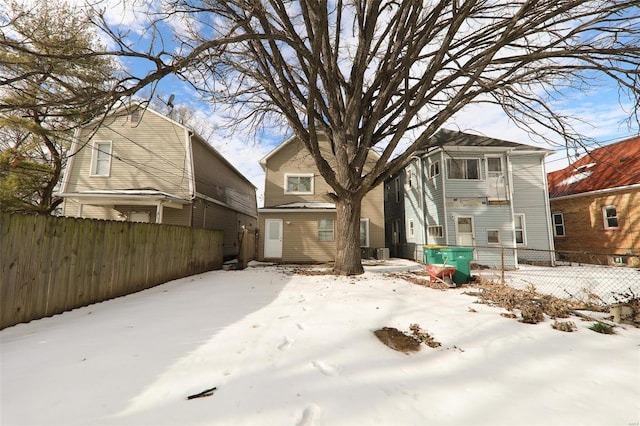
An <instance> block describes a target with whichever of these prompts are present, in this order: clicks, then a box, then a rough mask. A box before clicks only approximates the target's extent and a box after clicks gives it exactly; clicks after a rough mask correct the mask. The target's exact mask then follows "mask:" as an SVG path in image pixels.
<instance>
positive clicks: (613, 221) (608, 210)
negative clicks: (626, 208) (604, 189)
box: [602, 206, 618, 229]
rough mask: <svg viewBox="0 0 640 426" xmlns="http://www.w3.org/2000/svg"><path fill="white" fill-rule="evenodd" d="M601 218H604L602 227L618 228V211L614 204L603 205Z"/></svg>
mask: <svg viewBox="0 0 640 426" xmlns="http://www.w3.org/2000/svg"><path fill="white" fill-rule="evenodd" d="M602 218H603V220H604V229H618V211H617V210H616V207H615V206H605V207H603V208H602Z"/></svg>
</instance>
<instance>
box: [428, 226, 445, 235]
mask: <svg viewBox="0 0 640 426" xmlns="http://www.w3.org/2000/svg"><path fill="white" fill-rule="evenodd" d="M427 234H428V235H429V236H430V237H432V238H443V237H444V232H443V228H442V225H431V226H427Z"/></svg>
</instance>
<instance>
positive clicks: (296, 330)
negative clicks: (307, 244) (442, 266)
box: [0, 259, 640, 426]
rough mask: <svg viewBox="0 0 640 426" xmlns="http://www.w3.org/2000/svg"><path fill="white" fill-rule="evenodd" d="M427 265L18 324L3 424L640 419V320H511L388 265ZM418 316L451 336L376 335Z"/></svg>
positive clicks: (144, 295)
mask: <svg viewBox="0 0 640 426" xmlns="http://www.w3.org/2000/svg"><path fill="white" fill-rule="evenodd" d="M423 269H424V266H421V265H418V264H416V263H414V262H411V261H408V260H401V259H391V260H388V261H386V262H384V263H379V262H378V263H371V264H368V265H365V273H364V274H363V275H361V276H356V277H339V276H334V275H331V274H321V273H320V274H318V273H311V274H308V275H304V274H298V273H296V268H293V267H276V266H270V265H267V264H260V263H256V262H252V263H251V265H250V267H249V268H247V269H245V270H242V271H233V270H230V271H224V270H220V271H211V272H207V273H204V274H199V275H194V276H191V277H186V278H182V279H179V280H175V281H171V282H168V283H166V284H163V285H160V286H157V287H154V288H151V289H148V290H145V291H141V292H138V293H135V294H132V295H129V296H125V297H120V298H117V299H112V300H109V301H105V302H102V303H98V304H94V305H90V306H86V307H83V308H79V309H74V310H72V311H70V312H65V313H63V314H59V315H55V316H53V317H50V318H44V319H40V320H36V321H31V322H30V323H27V324H18V325H15V326H13V327H8V328H5V329H4V330H2V331H0V343H1V344H0V359H1V361H2V362H1V363H0V424H2V425H3V426H27V425H29V426H35V425H45V424H46V425H49V426H74V425H82V426H100V425H105V426H125V425H130V426H134V425H135V426H148V425H154V426H163V425H180V426H204V425H224V426H235V425H247V426H255V425H260V426H270V425H274V426H276V425H277V426H281V425H296V426H313V425H316V426H321V425H336V426H337V425H340V426H351V425H354V426H355V425H358V426H361V425H377V426H387V425H388V426H409V425H440V426H443V425H452V426H476V425H478V426H480V425H491V426H501V425H504V426H507V425H508V426H556V425H557V426H567V425H585V426H588V425H593V426H605V425H607V426H609V425H621V426H628V425H636V424H638V422H640V399H638V396H639V395H640V365H639V364H638V343H639V342H640V329H638V328H634V327H632V326H626V325H618V326H616V327H615V329H614V330H615V331H616V334H614V335H605V334H599V333H595V332H593V331H592V330H590V329H589V328H588V327H590V326H591V325H593V324H594V322H593V321H582V320H581V319H580V318H578V317H570V318H567V319H565V320H563V321H571V322H573V323H574V324H575V325H576V328H577V330H576V331H574V332H571V333H568V332H562V331H558V330H555V329H553V328H552V327H551V324H552V323H553V320H552V319H550V318H549V317H545V319H544V321H543V322H540V323H538V324H525V323H522V322H519V321H518V320H517V319H510V318H506V317H504V316H501V314H503V313H507V311H506V310H505V309H502V308H498V307H494V306H489V305H486V304H480V303H478V298H477V297H476V296H474V295H472V293H473V292H474V290H475V289H474V288H472V287H463V288H453V289H446V290H436V289H432V288H428V287H425V286H420V285H417V284H412V283H410V282H408V281H406V280H404V279H402V278H399V277H394V276H392V275H390V274H400V273H406V271H418V272H419V271H423ZM578 269H579V270H581V271H582V273H585V272H586V271H587V269H588V268H578ZM315 271H316V272H320V271H319V270H317V269H316V270H315ZM312 272H313V270H312ZM485 272H486V271H485ZM488 272H492V271H488ZM474 273H476V272H474ZM610 278H612V279H613V278H614V277H613V276H611V277H610ZM531 280H532V278H531V277H529V281H531ZM533 281H535V279H534V280H533ZM566 282H567V281H566V280H565V281H563V283H566ZM536 283H537V282H534V283H533V284H536ZM618 284H619V285H621V286H622V285H624V284H623V283H621V282H620V281H619V280H618ZM608 288H609V289H610V288H611V287H608ZM470 293H471V294H470ZM516 313H518V312H517V311H516ZM586 313H587V314H589V315H597V314H595V313H591V312H586ZM411 324H418V325H419V327H420V329H421V330H422V331H423V332H426V333H428V334H429V335H430V336H431V337H432V338H433V339H434V340H435V341H437V342H439V343H440V344H441V346H440V347H437V348H431V347H428V346H426V345H421V349H420V350H419V351H418V352H412V353H403V352H397V351H394V350H392V349H390V348H389V347H387V346H385V345H384V344H382V343H381V342H380V341H379V340H378V339H377V338H376V337H375V335H374V334H373V332H374V331H375V330H377V329H380V328H382V327H393V328H396V329H398V330H400V331H402V332H405V333H408V332H409V329H410V326H411ZM213 387H215V388H216V389H215V391H213V392H212V394H211V395H210V396H207V397H202V398H195V399H191V400H188V399H187V398H188V396H189V395H193V394H197V393H199V392H201V391H204V390H207V389H211V388H213Z"/></svg>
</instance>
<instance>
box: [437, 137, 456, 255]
mask: <svg viewBox="0 0 640 426" xmlns="http://www.w3.org/2000/svg"><path fill="white" fill-rule="evenodd" d="M445 166H446V164H445V161H444V150H442V151H440V179H442V209H443V212H444V224H443V225H444V244H445V245H447V246H448V245H449V212H448V211H447V185H445V183H444V182H445V174H446V172H447V170H445ZM454 225H455V224H454Z"/></svg>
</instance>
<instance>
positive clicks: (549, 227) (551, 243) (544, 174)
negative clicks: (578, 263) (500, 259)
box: [540, 155, 556, 266]
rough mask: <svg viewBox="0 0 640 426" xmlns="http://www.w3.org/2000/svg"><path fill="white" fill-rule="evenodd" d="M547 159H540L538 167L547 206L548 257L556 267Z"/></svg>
mask: <svg viewBox="0 0 640 426" xmlns="http://www.w3.org/2000/svg"><path fill="white" fill-rule="evenodd" d="M546 158H547V156H546V155H545V156H544V157H542V158H541V159H540V165H541V166H542V182H543V184H544V190H543V192H544V202H545V204H546V206H547V209H548V210H547V212H546V213H547V214H546V215H545V216H546V217H547V238H548V239H549V249H550V250H551V251H552V253H553V255H552V256H550V257H551V259H550V260H551V266H556V257H555V251H556V246H555V241H554V240H553V231H552V226H553V224H552V223H551V203H550V202H549V182H548V181H547V172H546V170H545V169H546V167H545V163H544V161H545V159H546Z"/></svg>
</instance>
